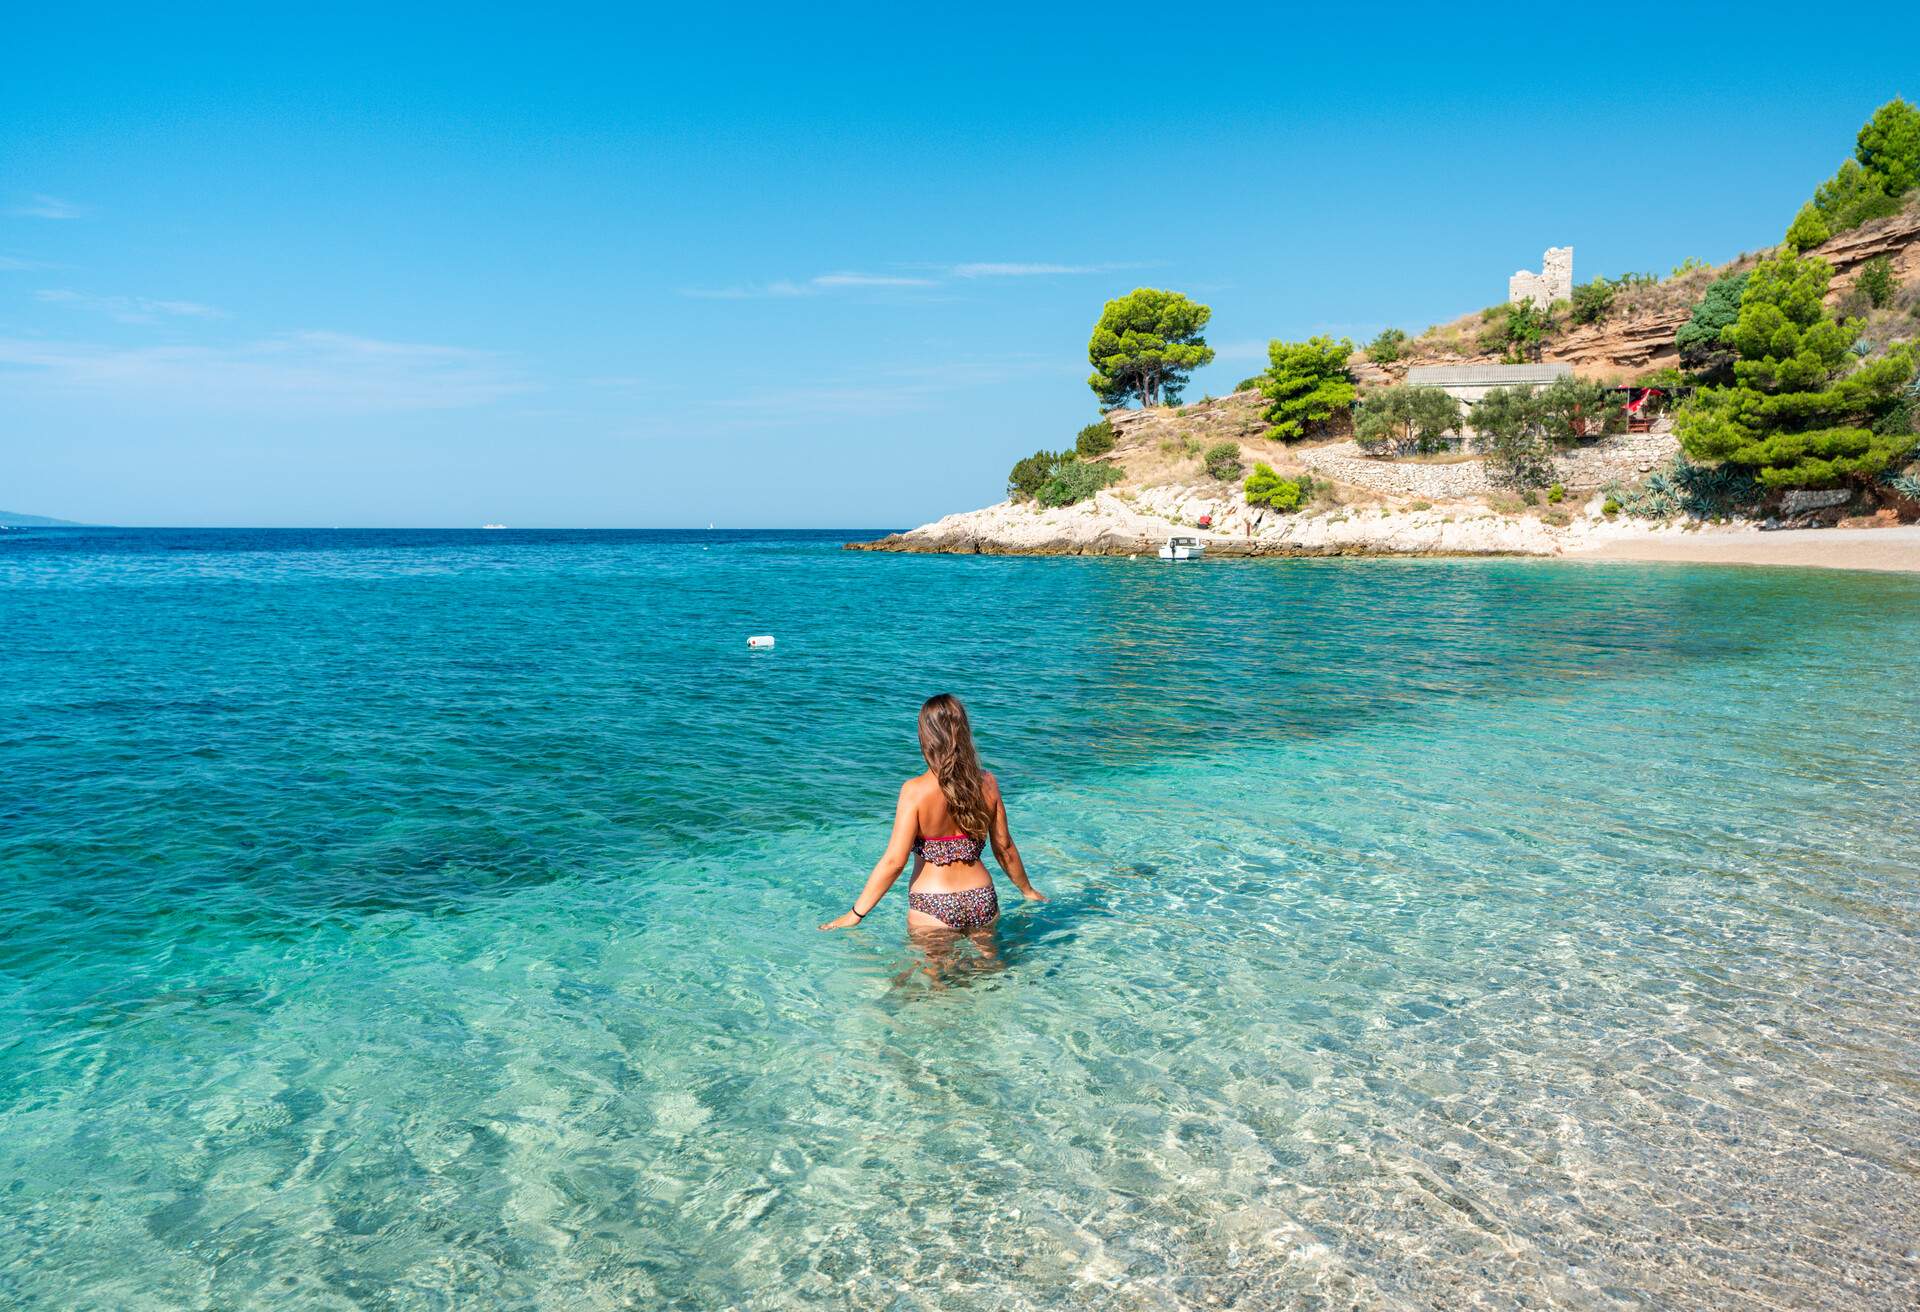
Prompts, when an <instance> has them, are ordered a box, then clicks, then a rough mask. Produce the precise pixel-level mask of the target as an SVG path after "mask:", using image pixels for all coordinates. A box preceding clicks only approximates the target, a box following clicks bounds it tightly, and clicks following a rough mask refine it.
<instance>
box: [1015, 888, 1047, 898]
mask: <svg viewBox="0 0 1920 1312" xmlns="http://www.w3.org/2000/svg"><path fill="white" fill-rule="evenodd" d="M1020 896H1021V897H1023V898H1025V899H1026V900H1027V901H1029V902H1045V901H1046V900H1047V895H1046V894H1045V893H1042V892H1041V891H1040V890H1039V889H1037V888H1035V887H1034V886H1033V885H1032V884H1028V885H1027V886H1026V887H1025V888H1023V889H1021V890H1020Z"/></svg>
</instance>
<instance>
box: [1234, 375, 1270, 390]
mask: <svg viewBox="0 0 1920 1312" xmlns="http://www.w3.org/2000/svg"><path fill="white" fill-rule="evenodd" d="M1266 381H1267V376H1266V375H1265V374H1255V375H1254V376H1253V377H1251V378H1242V379H1241V380H1240V381H1239V382H1237V383H1235V384H1234V385H1233V390H1234V391H1236V392H1251V391H1252V390H1254V389H1255V388H1256V387H1259V386H1260V385H1261V384H1262V383H1264V382H1266Z"/></svg>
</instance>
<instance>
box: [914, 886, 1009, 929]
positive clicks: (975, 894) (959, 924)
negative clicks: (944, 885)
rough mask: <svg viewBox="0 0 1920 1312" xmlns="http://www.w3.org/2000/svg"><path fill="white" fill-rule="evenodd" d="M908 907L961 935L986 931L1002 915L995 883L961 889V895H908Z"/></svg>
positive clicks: (959, 893)
mask: <svg viewBox="0 0 1920 1312" xmlns="http://www.w3.org/2000/svg"><path fill="white" fill-rule="evenodd" d="M907 906H908V907H909V908H910V909H911V910H914V911H919V912H922V913H924V914H926V915H929V916H932V917H933V918H934V919H935V920H937V921H939V922H940V923H941V924H943V925H945V926H946V927H947V928H948V929H957V930H959V931H960V932H961V933H965V932H966V931H968V930H971V929H985V928H986V927H987V926H988V925H991V924H992V923H993V922H994V919H995V918H996V917H997V916H999V914H1000V898H999V895H998V894H996V893H995V892H994V891H993V885H992V884H988V885H987V886H986V887H985V888H966V889H962V890H961V891H960V892H958V893H909V894H907Z"/></svg>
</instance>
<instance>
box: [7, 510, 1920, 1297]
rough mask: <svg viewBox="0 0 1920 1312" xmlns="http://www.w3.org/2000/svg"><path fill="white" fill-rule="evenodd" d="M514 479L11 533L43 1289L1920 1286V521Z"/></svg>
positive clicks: (22, 1051)
mask: <svg viewBox="0 0 1920 1312" xmlns="http://www.w3.org/2000/svg"><path fill="white" fill-rule="evenodd" d="M503 536H506V537H507V538H509V540H508V541H505V542H503V541H501V540H500V539H501V538H502V537H503ZM517 536H518V535H500V534H489V535H432V534H420V535H389V536H384V537H383V536H379V535H362V536H358V537H356V536H352V535H348V536H346V537H343V538H329V537H328V536H327V535H314V536H313V537H312V538H294V537H286V536H279V537H276V536H275V535H258V536H255V537H247V536H245V535H241V536H238V537H236V536H234V535H227V536H222V535H217V534H208V535H188V536H186V537H184V538H175V539H165V535H155V536H149V537H141V536H139V535H127V536H124V537H113V536H109V537H107V538H106V539H104V540H102V541H96V542H95V543H94V545H93V546H92V547H87V546H86V545H85V544H84V540H83V539H82V538H80V537H75V538H72V539H63V542H64V543H65V545H63V546H61V547H59V548H58V549H57V550H56V549H54V548H51V547H49V548H47V549H45V550H43V551H40V552H39V554H32V553H22V552H18V551H16V550H13V548H16V547H18V545H19V544H17V543H16V544H10V552H11V554H7V555H3V556H0V618H4V620H5V628H6V631H7V632H8V633H9V635H10V637H9V643H10V646H9V656H10V660H11V661H12V664H13V667H14V669H15V671H16V672H17V673H18V675H19V677H17V678H13V679H10V680H8V681H6V682H5V683H4V684H0V869H4V870H5V871H6V872H7V878H8V885H9V891H10V897H9V899H8V901H7V902H6V903H5V904H4V905H3V906H0V974H4V976H5V980H6V988H5V990H4V991H0V998H3V999H4V1001H3V1002H0V1009H3V1014H0V1019H4V1020H5V1022H6V1024H5V1025H4V1026H0V1200H3V1201H0V1294H4V1295H5V1296H6V1299H7V1300H9V1301H11V1302H12V1303H16V1304H19V1305H21V1306H25V1307H36V1308H38V1307H46V1308H63V1309H64V1308H94V1307H98V1308H115V1309H121V1308H125V1309H143V1308H187V1307H196V1308H219V1309H231V1308H246V1307H268V1306H271V1307H276V1308H277V1307H315V1308H335V1307H341V1308H344V1307H376V1308H393V1309H401V1308H435V1307H463V1308H464V1307H472V1306H489V1305H497V1306H510V1307H517V1306H525V1307H542V1308H568V1309H572V1308H596V1307H605V1308H623V1307H633V1306H650V1305H672V1306H692V1307H714V1308H733V1307H742V1308H769V1309H771V1308H785V1307H791V1306H796V1305H802V1306H805V1305H818V1306H823V1307H846V1306H852V1307H871V1308H890V1309H891V1308H916V1307H924V1308H939V1309H942V1310H943V1312H945V1310H947V1309H971V1308H979V1309H988V1308H991V1309H1016V1308H1059V1307H1074V1308H1078V1307H1089V1306H1094V1307H1103V1308H1115V1309H1123V1308H1142V1309H1146V1308H1175V1307H1241V1308H1261V1309H1265V1308H1276V1307H1300V1308H1347V1307H1409V1308H1412V1307H1460V1306H1486V1307H1513V1308H1521V1307H1540V1306H1558V1307H1570V1308H1624V1307H1636V1308H1637V1307H1661V1308H1667V1307H1674V1308H1728V1309H1733V1308H1746V1307H1753V1306H1779V1307H1848V1308H1852V1307H1874V1308H1880V1307H1885V1308H1902V1307H1909V1306H1913V1305H1915V1303H1916V1301H1920V1255H1917V1254H1920V1215H1917V1213H1920V1182H1916V1179H1915V1172H1914V1170H1913V1165H1912V1164H1913V1162H1914V1161H1916V1160H1920V1151H1917V1149H1920V1145H1917V1144H1916V1142H1915V1140H1916V1137H1920V1136H1917V1135H1916V1129H1915V1127H1916V1126H1920V1081H1916V1079H1915V1078H1914V1076H1913V1074H1912V1073H1913V1072H1914V1071H1915V1070H1920V1034H1916V1031H1915V1029H1914V1027H1913V1025H1912V1022H1911V1006H1910V999H1911V997H1912V996H1913V995H1914V992H1915V989H1916V985H1917V984H1920V980H1916V974H1917V973H1920V952H1916V949H1915V947H1914V944H1915V942H1916V941H1920V940H1916V936H1915V934H1916V929H1920V881H1917V880H1916V877H1915V873H1914V868H1913V863H1912V861H1911V855H1910V854H1911V852H1912V851H1914V850H1916V845H1920V818H1917V817H1916V815H1915V814H1914V812H1913V809H1912V808H1911V807H1909V806H1906V805H1905V804H1904V803H1905V801H1906V800H1907V792H1908V790H1909V787H1910V779H1911V774H1912V763H1913V758H1912V748H1911V744H1912V742H1913V741H1914V734H1915V731H1916V729H1920V711H1916V709H1915V708H1914V707H1913V706H1912V705H1910V704H1909V703H1908V701H1906V700H1902V699H1898V698H1889V697H1888V696H1887V695H1886V694H1885V691H1884V690H1885V689H1886V688H1888V687H1899V686H1905V685H1906V684H1908V683H1911V682H1912V680H1913V677H1914V675H1915V674H1916V673H1920V606H1915V605H1914V604H1913V603H1914V602H1916V601H1920V587H1916V585H1915V584H1913V583H1912V582H1910V581H1907V580H1903V579H1865V578H1856V577H1850V576H1844V575H1806V574H1797V573H1793V572H1755V571H1722V572H1712V571H1689V570H1675V569H1661V568H1640V567H1622V568H1619V569H1576V568H1570V567H1564V566H1552V565H1539V564H1531V563H1526V564H1523V563H1497V562H1479V563H1456V562H1300V563H1295V564H1281V563H1257V564H1250V565H1245V566H1239V565H1227V566H1222V567H1220V568H1217V569H1216V568H1207V569H1200V570H1164V569H1160V568H1157V567H1156V566H1154V565H1152V564H1148V563H1143V562H1136V563H1129V562H1119V561H1004V560H1002V561H995V560H912V559H882V558H874V557H851V556H845V555H842V554H841V553H838V552H836V551H834V550H833V549H832V543H831V541H830V540H821V539H809V538H806V537H801V536H795V537H778V536H774V537H767V538H759V539H755V538H751V537H732V538H727V539H724V540H718V541H710V542H709V541H704V540H698V539H699V535H694V536H695V539H696V541H695V542H694V543H693V544H692V545H691V546H690V545H689V543H688V542H687V541H685V540H682V539H676V538H674V537H672V536H670V535H669V536H662V535H651V536H649V535H599V536H596V535H550V536H549V535H532V536H529V537H527V538H526V539H524V540H520V541H514V540H511V539H513V538H515V537H517ZM163 539H164V546H156V542H158V541H162V540H163ZM76 544H78V545H76ZM699 545H710V546H712V547H713V550H711V551H707V552H700V551H698V546H699ZM170 547H179V548H183V549H181V550H171V549H166V548H170ZM949 612H962V613H964V614H965V615H966V616H967V619H968V622H967V623H966V624H965V625H961V626H958V630H959V631H958V632H956V633H954V634H953V635H952V638H951V641H950V642H949V641H946V640H943V641H941V642H937V643H936V642H929V641H928V639H927V637H926V635H925V633H924V631H923V626H920V625H916V624H915V623H912V622H910V621H912V620H913V618H914V617H916V616H924V615H927V614H934V613H949ZM896 615H897V616H899V617H901V622H898V623H885V622H882V623H879V624H876V623H875V622H874V621H875V618H876V616H878V617H880V618H881V619H882V620H886V619H892V618H893V617H894V616H896ZM766 630H771V631H774V632H777V633H778V634H779V635H780V641H781V646H780V647H779V648H778V649H777V650H776V651H775V652H771V653H755V654H751V655H749V654H748V653H746V652H744V650H742V649H740V647H739V644H738V636H739V635H740V634H742V633H745V632H747V631H756V632H758V631H766ZM1863 651H1864V652H1872V653H1873V666H1874V677H1873V678H1872V679H1868V680H1863V679H1861V678H1860V677H1859V666H1858V662H1859V658H1860V653H1861V652H1863ZM935 686H945V687H951V688H953V689H955V690H956V691H959V692H960V693H962V695H964V696H965V697H967V699H968V700H969V702H970V703H971V704H972V706H973V707H974V710H975V714H976V717H977V719H978V721H979V723H980V726H981V730H982V736H983V739H984V742H985V745H986V747H987V750H988V753H989V755H990V758H991V761H992V763H993V764H994V765H995V766H997V767H998V768H999V769H1000V771H1001V774H1002V776H1003V777H1004V778H1005V780H1006V781H1007V785H1008V788H1009V791H1010V794H1011V795H1012V796H1013V797H1014V799H1015V820H1016V824H1017V826H1018V828H1019V830H1020V832H1021V835H1022V840H1023V847H1024V848H1025V849H1026V850H1027V852H1028V855H1029V859H1030V860H1031V861H1032V863H1033V865H1034V867H1035V869H1036V872H1037V874H1038V876H1039V878H1040V880H1041V882H1042V884H1043V886H1044V887H1046V888H1047V889H1048V891H1049V892H1050V893H1052V894H1053V896H1054V898H1055V900H1054V901H1053V902H1051V903H1049V904H1047V905H1046V906H1044V907H1033V908H1028V907H1017V908H1014V909H1013V910H1011V911H1010V913H1009V915H1008V916H1007V917H1006V922H1005V924H1004V925H1003V928H1002V931H1001V933H1000V935H999V942H998V949H997V955H996V956H995V957H994V958H993V959H991V960H989V959H983V958H980V957H978V956H976V955H975V954H973V953H972V952H971V951H970V950H965V949H963V950H961V951H960V952H959V953H958V954H957V955H956V956H955V957H954V958H953V959H951V960H947V961H931V960H928V959H926V958H924V957H921V956H918V955H916V954H915V953H914V952H913V951H912V950H911V949H909V948H908V946H907V945H906V944H905V942H904V940H903V937H902V936H901V934H900V933H899V927H898V923H897V921H895V920H894V919H893V917H894V916H895V914H896V912H895V911H883V912H882V915H881V917H880V919H879V921H878V923H875V922H869V925H868V926H867V927H866V928H865V929H863V930H862V931H860V932H859V933H858V934H850V935H836V936H826V935H818V934H815V933H813V932H812V931H811V930H810V929H809V928H808V926H810V925H811V924H812V923H814V922H816V921H817V920H819V919H822V918H824V916H826V915H828V914H830V913H831V912H832V911H834V910H835V909H837V908H838V907H839V906H841V905H843V904H844V902H845V900H846V898H847V897H848V896H850V894H851V891H852V889H853V888H854V886H855V885H856V883H857V881H858V879H859V877H860V873H861V872H862V871H863V870H864V868H865V866H866V864H867V863H868V862H869V861H870V860H871V858H872V854H873V852H874V851H875V849H876V847H877V845H878V844H879V843H880V841H882V839H883V838H884V831H885V822H886V811H887V805H888V800H889V794H890V791H891V788H892V786H893V781H895V780H896V779H897V777H898V776H899V775H901V774H902V773H904V772H906V771H907V770H908V769H910V768H912V765H913V743H912V738H911V715H912V708H913V706H914V704H915V702H916V701H917V699H918V697H920V696H921V695H924V693H925V692H926V691H929V690H931V689H932V688H933V687H935Z"/></svg>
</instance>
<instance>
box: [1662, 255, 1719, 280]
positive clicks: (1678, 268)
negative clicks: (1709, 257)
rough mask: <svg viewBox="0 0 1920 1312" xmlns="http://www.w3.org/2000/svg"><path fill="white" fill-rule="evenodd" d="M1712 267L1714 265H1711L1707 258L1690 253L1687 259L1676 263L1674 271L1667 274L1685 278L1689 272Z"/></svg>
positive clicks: (1670, 276) (1672, 276) (1671, 276)
mask: <svg viewBox="0 0 1920 1312" xmlns="http://www.w3.org/2000/svg"><path fill="white" fill-rule="evenodd" d="M1711 267H1712V266H1711V265H1709V264H1708V263H1707V262H1706V261H1705V260H1703V259H1701V258H1700V257H1699V256H1697V255H1689V256H1687V258H1686V259H1684V260H1682V261H1680V263H1678V264H1676V265H1674V266H1673V272H1672V273H1670V274H1668V275H1667V276H1668V277H1669V278H1684V277H1686V276H1687V275H1688V274H1690V273H1693V272H1696V271H1697V270H1700V269H1706V268H1711Z"/></svg>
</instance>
